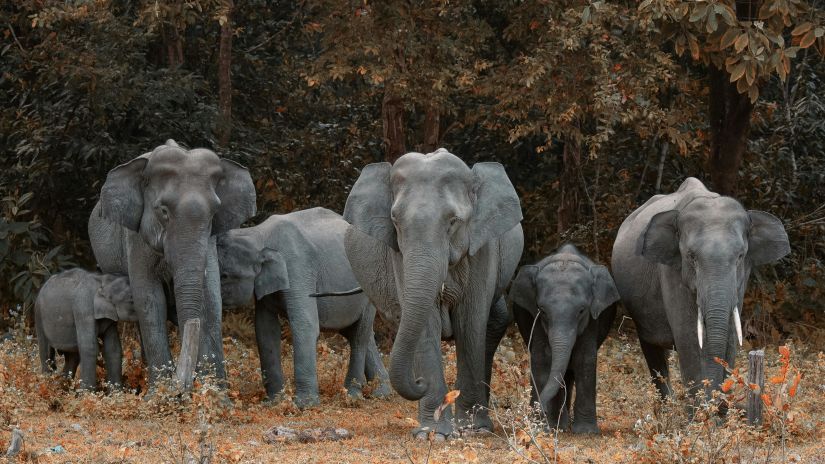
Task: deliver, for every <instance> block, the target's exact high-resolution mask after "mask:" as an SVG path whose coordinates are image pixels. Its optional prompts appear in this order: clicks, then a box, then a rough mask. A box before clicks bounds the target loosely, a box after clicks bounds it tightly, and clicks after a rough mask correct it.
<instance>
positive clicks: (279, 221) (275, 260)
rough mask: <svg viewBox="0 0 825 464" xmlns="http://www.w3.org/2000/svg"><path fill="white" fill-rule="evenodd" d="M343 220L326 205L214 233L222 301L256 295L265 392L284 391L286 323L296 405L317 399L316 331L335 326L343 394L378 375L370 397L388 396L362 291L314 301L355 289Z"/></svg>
mask: <svg viewBox="0 0 825 464" xmlns="http://www.w3.org/2000/svg"><path fill="white" fill-rule="evenodd" d="M347 226H348V224H347V222H346V221H344V219H343V218H342V217H341V216H340V215H338V214H336V213H334V212H332V211H330V210H327V209H324V208H313V209H308V210H303V211H296V212H294V213H290V214H283V215H277V214H276V215H273V216H270V217H269V218H268V219H267V220H266V221H264V222H263V223H261V224H259V225H257V226H255V227H248V228H244V229H233V230H230V231H228V232H227V233H225V234H223V235H221V236H219V237H218V262H219V265H220V270H221V299H222V301H223V304H224V306H240V305H243V304H246V303H248V302H249V300H250V299H252V296H253V294H254V296H255V333H256V337H257V340H258V353H259V354H260V357H261V373H262V375H263V380H264V387H265V389H266V395H267V397H268V398H269V399H270V400H272V399H274V398H275V397H276V396H277V395H278V394H279V393H280V392H281V390H283V388H284V374H283V371H282V370H281V323H280V321H279V319H278V315H279V314H280V315H283V316H285V317H286V318H287V319H288V320H289V325H290V329H291V331H292V349H293V353H294V364H295V404H296V405H298V406H299V407H302V408H303V407H309V406H313V405H315V404H318V403H319V401H320V400H319V396H318V376H317V372H316V348H317V347H316V343H317V341H318V335H319V332H320V330H321V329H327V330H334V331H337V332H339V333H341V335H343V336H344V337H345V338H346V339H347V341H349V345H350V362H349V369H348V370H347V375H346V378H345V385H346V388H347V393H348V394H349V395H350V396H359V395H360V394H361V387H362V386H363V385H364V383H365V382H366V380H368V379H369V380H371V379H373V378H378V379H379V381H380V385H379V386H378V388H377V389H376V390H375V391H374V392H373V393H372V395H373V396H376V397H377V396H387V395H389V394H390V388H389V377H388V375H387V371H386V369H385V368H384V365H383V363H382V362H381V357H380V355H379V353H378V348H377V347H376V345H375V339H374V337H373V331H372V324H373V321H374V320H375V307H374V306H373V305H372V304H371V303H370V302H369V300H368V299H367V297H366V295H364V294H363V293H360V294H353V295H348V296H339V297H335V298H312V297H310V294H313V293H316V292H318V291H319V290H324V289H331V288H332V289H337V288H353V287H357V286H358V282H357V281H356V280H355V276H354V275H353V273H352V269H351V268H350V265H349V261H347V257H346V254H345V252H344V233H345V232H346V229H347Z"/></svg>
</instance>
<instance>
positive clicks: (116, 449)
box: [0, 314, 825, 463]
mask: <svg viewBox="0 0 825 464" xmlns="http://www.w3.org/2000/svg"><path fill="white" fill-rule="evenodd" d="M130 330H132V329H128V328H127V329H126V330H124V332H125V333H126V337H125V342H124V346H125V351H126V355H125V361H124V362H125V371H124V372H125V377H126V382H127V384H128V385H129V387H130V388H133V389H143V388H145V380H144V372H143V369H142V368H141V367H140V362H139V358H136V357H135V354H137V353H138V352H139V349H138V348H137V346H136V345H137V344H136V342H135V341H134V339H133V338H130V337H129V332H130ZM173 341H174V337H173ZM253 341H254V335H253V333H252V326H251V323H250V321H249V319H248V317H246V316H244V315H242V314H235V315H232V314H230V315H229V316H228V317H227V330H226V338H225V339H224V347H225V350H226V357H227V364H228V365H227V371H228V372H229V378H230V382H231V385H230V388H229V391H228V396H229V398H230V400H231V401H230V402H229V404H227V402H225V401H222V397H223V395H222V393H221V392H219V391H218V390H217V389H215V388H213V387H212V386H211V384H210V383H209V382H208V381H207V382H205V383H203V384H199V385H198V388H197V390H196V393H195V394H194V395H193V397H192V399H191V400H190V401H186V402H182V401H179V400H176V399H174V397H173V396H172V395H164V394H159V395H157V398H155V399H153V400H145V399H143V398H142V397H141V396H139V395H135V394H133V393H117V394H111V395H104V394H102V393H100V394H75V393H73V392H72V390H71V389H70V388H69V387H70V386H69V385H67V384H66V382H64V381H61V380H59V379H56V378H48V377H44V376H42V375H40V374H39V372H38V366H39V361H38V360H37V354H36V348H35V346H34V344H33V343H32V342H31V341H30V340H29V341H26V340H16V341H11V342H6V343H5V344H3V345H0V426H2V431H0V450H5V448H6V446H7V445H8V440H9V439H10V437H11V428H12V427H18V428H20V429H21V430H22V431H23V433H24V435H25V443H24V447H23V452H22V454H21V455H20V456H19V457H18V460H19V461H22V462H90V463H114V462H153V463H154V462H170V463H183V462H187V463H188V462H207V461H208V462H275V461H283V462H336V463H337V462H358V463H362V462H414V463H424V462H427V461H429V462H506V463H510V462H527V461H529V460H534V461H536V462H554V461H555V462H560V463H571V462H583V463H584V462H627V463H640V462H641V463H652V462H743V463H744V462H759V463H763V462H783V459H784V461H785V462H825V459H823V458H822V456H825V445H823V442H825V432H824V431H825V423H823V421H825V355H824V354H822V353H817V352H813V351H809V350H807V349H806V347H805V346H801V345H796V346H794V345H793V344H791V352H792V357H791V367H790V369H789V372H790V374H789V375H788V379H789V382H790V379H791V378H792V377H793V374H794V373H795V369H797V368H798V369H799V370H800V371H801V372H802V373H803V375H804V376H803V378H802V381H801V382H800V384H799V387H798V391H797V392H795V395H794V397H793V398H792V399H791V401H790V403H789V404H788V407H787V410H785V411H784V416H782V418H781V419H782V428H781V429H780V428H778V426H777V424H779V422H777V420H776V418H770V419H768V420H766V425H765V427H763V428H759V429H754V428H749V427H746V426H744V425H743V424H742V423H741V421H735V420H734V421H727V422H724V421H718V420H715V419H713V418H710V419H707V420H705V419H702V416H701V414H702V413H703V412H702V411H701V410H700V411H699V414H697V417H699V420H696V421H693V422H691V421H689V420H688V419H687V412H686V410H685V407H684V406H683V404H684V402H682V403H675V402H661V401H659V400H657V399H656V396H655V394H654V392H653V387H652V385H651V384H650V383H649V382H648V381H647V368H646V367H645V364H644V361H643V358H642V356H641V353H640V351H639V348H638V343H637V341H636V339H635V335H633V334H632V328H631V327H629V324H627V323H625V324H623V328H622V329H621V332H620V333H619V334H614V336H613V337H611V338H610V339H608V341H607V343H606V344H605V346H603V347H602V350H601V351H600V352H599V355H600V359H599V367H598V369H599V389H598V395H599V396H598V407H599V410H598V413H599V426H600V428H601V430H602V435H601V436H575V435H572V434H569V433H561V434H557V435H547V434H542V433H538V434H536V435H535V437H534V439H531V437H529V436H525V434H524V433H523V432H522V433H519V432H518V430H519V427H522V428H523V427H524V426H525V425H526V423H527V422H529V420H530V418H529V417H528V411H527V398H528V394H527V392H528V389H527V386H528V377H527V375H526V372H527V357H526V354H525V352H524V349H523V346H522V342H521V340H520V338H519V337H518V335H516V334H515V333H514V331H511V333H510V334H509V335H508V336H507V338H505V340H504V342H503V343H502V346H501V347H500V349H499V353H498V355H497V363H496V369H495V374H494V380H493V388H494V394H495V398H496V402H495V409H496V413H497V414H498V415H499V418H500V422H501V424H502V425H504V426H505V427H499V428H497V430H496V435H497V436H486V437H478V436H473V437H464V438H460V439H456V440H451V441H450V442H448V443H446V444H440V443H432V444H431V443H426V442H419V441H414V440H412V439H411V438H410V435H409V431H410V429H411V428H412V427H413V426H414V425H415V424H416V421H415V417H416V405H415V403H412V402H409V401H405V400H403V399H401V398H400V397H397V396H393V397H392V398H390V399H389V400H371V399H366V400H363V401H359V402H356V403H353V402H351V401H349V400H348V399H347V398H346V396H345V394H344V390H343V388H342V384H343V378H344V374H345V371H346V360H347V355H348V353H347V348H346V343H345V342H344V341H343V339H342V338H340V337H338V336H324V337H323V338H322V340H321V342H320V344H319V356H318V359H319V368H318V374H319V383H320V386H321V401H322V405H321V406H320V407H318V408H315V409H312V410H308V411H299V410H298V409H296V408H295V407H294V406H293V405H292V404H291V402H289V401H285V402H282V403H280V404H278V405H275V406H264V405H262V403H261V400H262V398H263V388H262V386H261V383H260V373H259V370H258V357H257V353H256V350H255V347H254V344H253V343H254V342H253ZM175 343H176V342H175ZM746 349H747V347H746ZM745 351H746V350H743V352H745ZM445 352H446V356H445V359H446V364H447V376H448V380H450V381H452V380H453V379H454V378H455V351H454V348H452V347H451V346H448V345H447V344H445ZM283 358H284V370H285V372H286V373H287V376H288V378H289V379H291V378H292V374H291V373H292V355H291V346H290V345H289V344H288V343H286V342H285V343H284V344H283ZM742 359H744V354H743V358H742ZM766 360H767V369H766V370H767V373H768V376H775V375H776V374H777V373H778V372H779V371H780V370H781V364H780V359H779V355H778V353H777V349H776V347H775V346H774V347H768V348H767V349H766ZM744 365H745V364H744V363H743V362H740V366H744ZM101 374H102V373H101ZM677 375H678V374H677ZM771 385H773V384H771ZM774 387H776V388H777V389H779V388H781V387H780V386H779V385H774V386H772V387H769V388H774ZM679 388H680V387H679V386H678V382H677V389H679ZM771 391H773V390H771ZM778 391H779V390H777V392H778ZM287 393H288V394H289V393H291V387H290V389H288V391H287ZM786 397H787V387H786ZM677 400H679V401H682V400H683V398H677ZM275 425H282V426H288V427H292V428H299V429H300V428H309V427H329V426H334V427H344V428H347V429H348V430H350V431H351V432H352V433H354V435H355V437H354V438H353V439H351V440H347V441H342V442H328V443H315V444H298V443H277V444H266V443H264V441H263V435H264V432H265V431H266V430H267V429H268V428H270V427H272V426H275ZM783 438H784V447H783V446H782V441H783V440H782V439H783ZM537 444H538V445H540V446H541V449H538V448H537V447H536V445H537ZM57 445H60V446H62V447H63V448H64V449H65V452H62V453H54V452H50V451H49V448H53V447H55V446H57ZM717 448H718V449H719V451H717V452H716V454H712V453H709V452H708V450H711V449H713V450H715V449H717ZM783 453H784V458H783ZM545 458H547V459H545ZM0 459H2V458H0Z"/></svg>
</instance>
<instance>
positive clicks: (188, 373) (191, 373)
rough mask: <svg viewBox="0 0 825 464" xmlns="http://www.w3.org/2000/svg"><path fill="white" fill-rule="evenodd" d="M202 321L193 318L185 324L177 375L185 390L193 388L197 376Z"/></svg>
mask: <svg viewBox="0 0 825 464" xmlns="http://www.w3.org/2000/svg"><path fill="white" fill-rule="evenodd" d="M200 334H201V321H200V319H191V320H188V321H186V324H184V326H183V339H182V340H181V343H180V357H178V368H177V372H176V373H175V374H176V377H177V379H178V383H179V385H180V386H181V388H182V389H183V390H184V391H188V390H190V389H191V388H192V382H193V379H194V377H195V366H196V365H197V363H198V343H199V342H200V338H201V337H200Z"/></svg>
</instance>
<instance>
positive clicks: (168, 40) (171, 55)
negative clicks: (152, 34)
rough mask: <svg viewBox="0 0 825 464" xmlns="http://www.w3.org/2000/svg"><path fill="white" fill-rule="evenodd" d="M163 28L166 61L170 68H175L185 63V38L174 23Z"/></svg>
mask: <svg viewBox="0 0 825 464" xmlns="http://www.w3.org/2000/svg"><path fill="white" fill-rule="evenodd" d="M162 30H163V46H164V48H166V62H167V65H168V66H169V68H170V69H175V68H177V67H178V66H180V65H182V64H183V39H181V37H180V34H179V33H178V29H177V28H176V27H175V26H174V25H173V24H167V25H166V26H164V27H163V29H162Z"/></svg>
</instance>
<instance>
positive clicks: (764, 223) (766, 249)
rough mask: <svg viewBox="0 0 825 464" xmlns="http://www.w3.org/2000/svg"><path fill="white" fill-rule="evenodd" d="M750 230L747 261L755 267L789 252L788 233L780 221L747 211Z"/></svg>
mask: <svg viewBox="0 0 825 464" xmlns="http://www.w3.org/2000/svg"><path fill="white" fill-rule="evenodd" d="M748 216H750V219H751V229H750V233H749V234H748V235H749V236H748V259H750V261H751V262H752V263H753V264H754V265H755V266H759V265H761V264H767V263H771V262H774V261H776V260H778V259H780V258H782V257H783V256H785V255H787V254H788V253H790V252H791V244H790V242H789V241H788V233H787V232H785V227H784V226H783V225H782V221H780V220H779V218H777V217H776V216H774V215H773V214H770V213H766V212H764V211H754V210H750V211H748Z"/></svg>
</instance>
